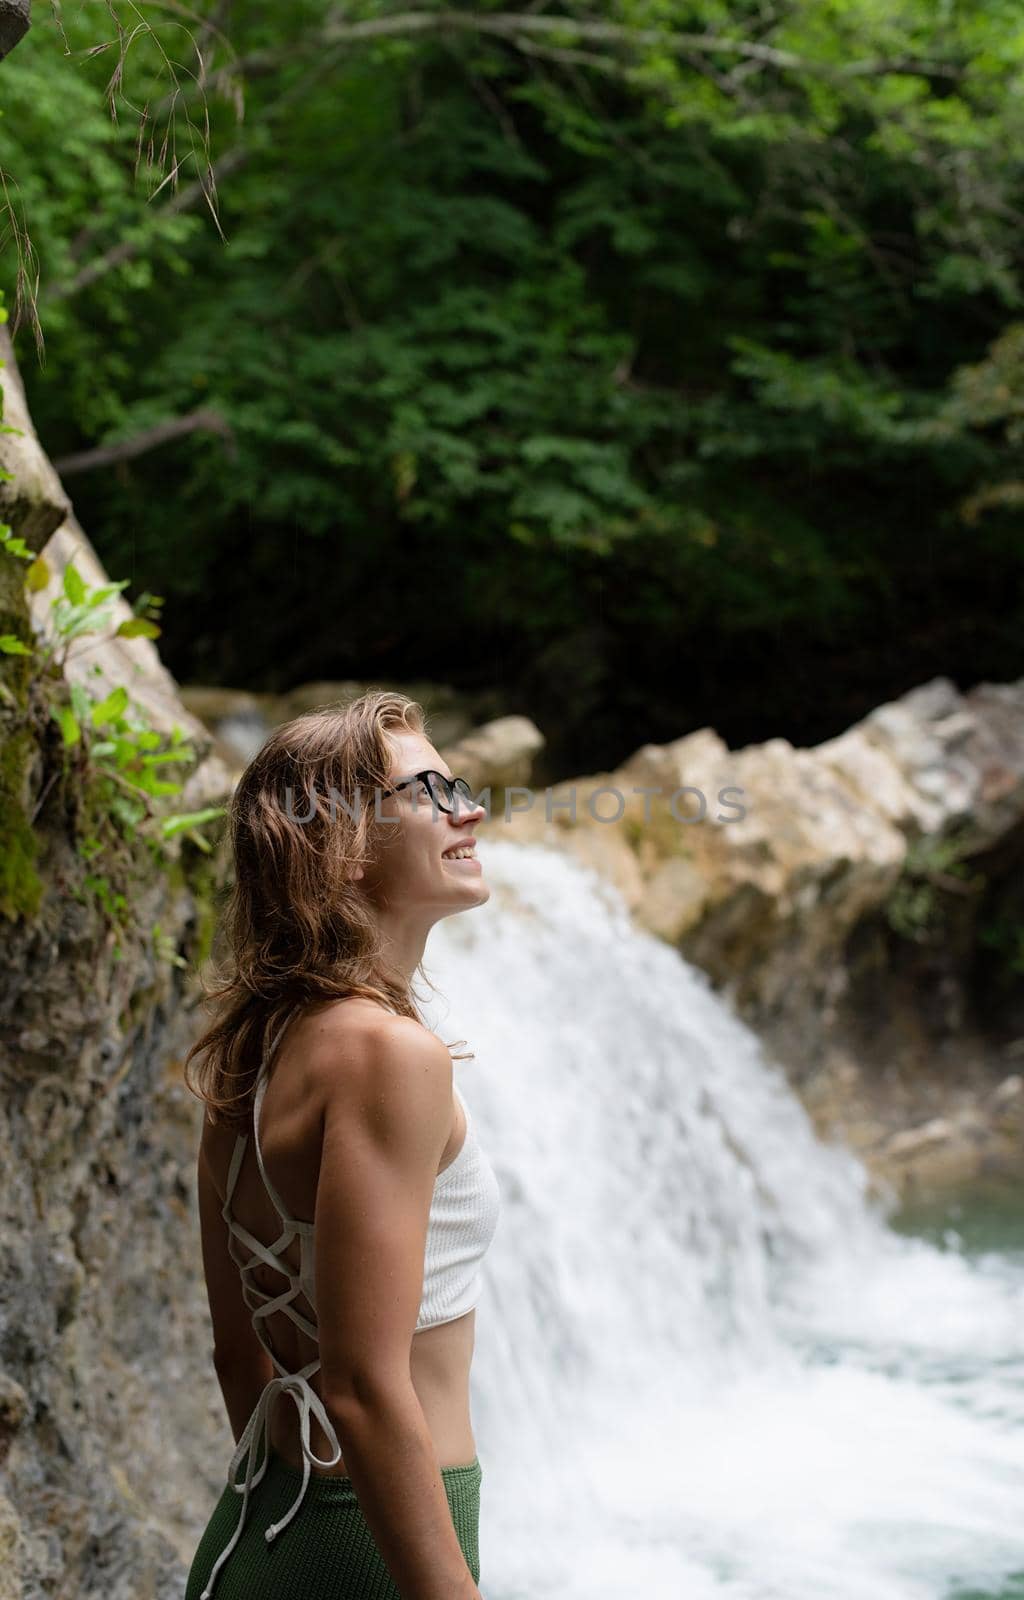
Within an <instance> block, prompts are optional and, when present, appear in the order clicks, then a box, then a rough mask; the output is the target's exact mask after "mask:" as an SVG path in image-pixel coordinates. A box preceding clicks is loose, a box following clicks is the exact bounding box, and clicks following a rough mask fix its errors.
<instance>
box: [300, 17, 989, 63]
mask: <svg viewBox="0 0 1024 1600" xmlns="http://www.w3.org/2000/svg"><path fill="white" fill-rule="evenodd" d="M456 32H462V33H478V34H489V35H491V36H492V37H495V38H501V39H508V41H509V43H511V44H512V45H515V44H516V43H517V42H518V40H519V39H529V38H548V39H552V38H553V41H554V43H555V45H556V47H560V48H563V49H564V48H567V47H571V46H572V45H573V44H574V43H576V42H583V43H586V44H605V45H616V46H625V47H626V48H627V49H630V50H636V49H637V48H639V47H645V46H652V47H654V48H656V49H661V50H668V51H669V52H670V53H671V54H673V55H680V56H684V55H687V54H688V53H689V52H690V51H699V52H701V53H708V54H725V55H736V56H742V57H745V58H746V59H747V60H751V61H761V62H764V63H766V64H767V65H769V66H774V67H779V68H783V69H786V70H790V71H793V70H797V71H801V72H813V73H819V74H821V75H822V76H825V77H836V78H845V77H876V76H883V75H885V74H886V73H900V74H902V75H904V76H910V77H944V78H958V77H960V76H961V75H962V73H961V69H960V68H958V67H955V66H950V65H948V64H946V63H943V62H932V61H920V60H917V59H914V58H912V57H900V58H897V59H895V60H892V61H886V60H884V59H882V60H866V61H846V62H842V63H838V64H836V63H832V62H825V61H814V60H813V59H811V58H809V57H807V56H798V55H795V54H794V53H793V52H792V51H790V50H779V49H776V48H775V46H774V45H766V44H760V43H757V42H754V41H753V40H747V39H731V38H726V37H724V36H723V35H721V34H712V33H677V32H675V31H674V30H673V29H671V28H628V27H623V26H622V25H621V24H619V23H616V22H599V21H593V20H589V19H587V18H577V17H564V16H535V15H530V14H527V13H516V12H495V13H494V14H493V15H487V14H485V13H480V12H471V11H433V12H429V11H406V12H397V13H395V14H394V15H393V16H389V17H372V18H368V19H367V20H366V21H364V22H328V23H327V25H326V27H324V28H323V29H322V30H321V32H320V38H321V39H322V40H323V41H324V42H325V43H330V44H357V43H362V42H364V41H369V40H374V39H387V38H402V37H408V36H409V35H410V34H427V33H456Z"/></svg>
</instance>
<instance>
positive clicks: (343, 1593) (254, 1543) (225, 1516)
mask: <svg viewBox="0 0 1024 1600" xmlns="http://www.w3.org/2000/svg"><path fill="white" fill-rule="evenodd" d="M441 1477H442V1479H443V1480H444V1486H445V1492H446V1493H447V1496H448V1504H449V1506H450V1507H451V1513H452V1522H453V1523H454V1524H455V1531H456V1533H457V1534H458V1537H459V1543H460V1545H461V1546H462V1552H463V1554H464V1556H465V1557H466V1565H467V1566H468V1567H469V1570H470V1572H471V1573H472V1574H473V1581H474V1582H475V1583H479V1581H480V1553H479V1528H480V1483H481V1478H482V1471H481V1467H480V1461H479V1458H478V1457H475V1456H474V1458H473V1460H472V1461H470V1462H468V1463H467V1464H466V1465H465V1466H459V1467H442V1468H441ZM301 1483H302V1473H301V1472H299V1471H298V1470H297V1469H296V1468H295V1467H292V1466H289V1464H288V1462H287V1461H285V1460H283V1458H282V1457H281V1456H279V1455H278V1454H277V1452H276V1451H271V1455H270V1461H269V1464H268V1466H267V1471H266V1473H265V1475H264V1477H263V1478H262V1479H261V1480H260V1482H259V1483H258V1484H257V1485H256V1487H255V1488H254V1489H253V1490H252V1493H251V1495H250V1499H249V1509H248V1512H247V1514H246V1519H245V1528H244V1530H243V1532H242V1537H241V1538H240V1539H239V1541H238V1543H237V1545H236V1546H235V1548H234V1550H233V1551H232V1553H231V1555H230V1556H229V1557H228V1560H227V1561H226V1562H225V1564H224V1566H223V1567H222V1568H221V1569H220V1572H219V1573H218V1575H217V1581H216V1584H215V1586H214V1597H213V1600H401V1596H400V1595H399V1592H398V1589H397V1588H396V1587H395V1583H394V1580H393V1579H392V1577H391V1574H390V1573H389V1572H388V1569H387V1567H386V1566H385V1564H384V1559H383V1557H382V1556H381V1554H380V1551H379V1550H378V1549H377V1546H376V1544H375V1543H374V1539H373V1535H372V1533H371V1532H370V1529H369V1527H368V1525H367V1523H366V1519H365V1518H364V1516H363V1513H362V1511H361V1510H360V1508H359V1501H358V1500H357V1499H356V1493H355V1489H354V1488H353V1486H352V1480H351V1478H328V1477H322V1476H319V1475H318V1474H317V1473H313V1474H312V1475H311V1476H310V1480H309V1485H308V1487H307V1489H306V1493H305V1496H304V1498H303V1501H302V1504H301V1506H300V1507H299V1510H298V1511H297V1512H296V1514H295V1516H294V1517H293V1519H292V1521H291V1522H290V1523H289V1524H288V1526H287V1527H286V1528H283V1529H282V1530H281V1533H280V1534H279V1535H278V1537H277V1538H276V1539H275V1540H274V1542H273V1543H272V1544H268V1543H267V1541H266V1539H265V1538H264V1537H263V1532H264V1529H265V1528H267V1527H268V1526H269V1525H270V1523H272V1522H276V1521H277V1520H278V1518H280V1517H282V1516H283V1515H284V1513H285V1512H286V1511H287V1510H288V1508H289V1506H290V1505H291V1503H292V1501H293V1500H294V1499H295V1496H296V1495H297V1493H298V1491H299V1488H300V1486H301ZM241 1509H242V1497H241V1495H239V1494H237V1493H236V1492H235V1491H234V1490H233V1489H232V1487H231V1485H230V1484H226V1485H225V1487H224V1492H223V1494H222V1495H221V1497H220V1499H219V1500H218V1501H217V1504H216V1506H215V1507H214V1510H213V1515H212V1516H211V1517H210V1520H209V1522H208V1523H207V1526H206V1531H205V1533H204V1534H203V1536H202V1538H201V1540H200V1541H199V1548H198V1550H197V1551H196V1554H195V1559H194V1560H193V1562H192V1570H191V1572H190V1573H189V1578H188V1587H187V1589H186V1590H185V1600H199V1596H200V1595H201V1593H202V1591H203V1589H204V1588H205V1587H206V1581H207V1579H208V1577H209V1575H210V1571H211V1569H212V1567H213V1564H214V1562H215V1561H216V1559H217V1557H218V1556H219V1555H220V1552H221V1551H222V1550H223V1548H224V1546H225V1545H226V1544H227V1542H228V1540H229V1539H230V1538H231V1535H232V1534H233V1533H234V1531H235V1528H236V1527H237V1526H238V1518H239V1515H240V1512H241Z"/></svg>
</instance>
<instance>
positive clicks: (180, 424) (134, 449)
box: [53, 410, 235, 478]
mask: <svg viewBox="0 0 1024 1600" xmlns="http://www.w3.org/2000/svg"><path fill="white" fill-rule="evenodd" d="M199 431H202V432H204V433H217V434H219V435H220V437H221V438H222V439H224V440H225V441H227V443H228V444H230V445H233V444H234V438H235V436H234V433H233V432H232V430H231V428H230V426H229V425H228V423H226V422H225V421H224V418H223V417H222V416H221V414H220V412H219V411H211V410H199V411H189V412H188V413H187V414H186V415H185V416H183V417H171V418H169V419H168V421H167V422H157V423H156V424H154V426H153V427H152V428H146V429H144V430H143V432H142V433H137V434H135V435H134V436H133V437H132V438H131V439H121V440H119V441H118V443H116V444H102V445H97V446H96V448H95V449H94V450H79V451H78V452H77V453H76V454H75V455H72V456H62V457H61V459H60V460H59V461H55V462H54V463H53V464H54V467H55V468H56V469H57V472H58V473H59V475H60V476H61V477H62V478H70V477H72V476H73V475H74V474H75V473H76V472H94V471H95V470H96V468H97V467H111V466H114V465H115V463H116V462H118V461H131V460H132V459H134V457H135V456H141V455H145V454H146V452H147V451H148V450H156V449H158V448H159V446H160V445H162V444H170V442H171V440H172V439H180V438H182V437H183V436H184V435H185V434H187V433H196V432H199Z"/></svg>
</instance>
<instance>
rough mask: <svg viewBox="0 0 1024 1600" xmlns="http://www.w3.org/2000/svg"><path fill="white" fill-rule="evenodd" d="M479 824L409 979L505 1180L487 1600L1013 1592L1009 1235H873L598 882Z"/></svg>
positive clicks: (816, 1154) (795, 1116) (859, 1190)
mask: <svg viewBox="0 0 1024 1600" xmlns="http://www.w3.org/2000/svg"><path fill="white" fill-rule="evenodd" d="M480 856H481V860H482V861H483V863H484V870H485V873H486V875H487V879H488V881H489V883H490V884H491V889H492V893H491V899H490V901H489V902H488V904H487V905H486V906H483V907H479V908H477V909H475V910H473V911H469V912H466V913H464V914H460V915H458V916H455V917H450V918H448V919H447V920H446V921H444V922H443V923H441V924H440V925H438V926H437V927H436V928H435V929H434V932H433V933H432V935H431V938H430V941H429V944H428V947H427V959H426V970H427V972H428V974H429V976H430V978H431V979H432V981H433V982H434V983H435V984H436V985H437V988H438V990H439V991H440V992H439V994H438V995H436V996H434V997H433V998H431V999H430V1000H428V1001H427V1002H426V1003H425V1004H424V1006H423V1010H424V1014H425V1016H426V1017H427V1019H428V1021H429V1022H430V1023H431V1025H432V1026H433V1027H434V1028H435V1029H437V1031H438V1032H440V1034H441V1036H442V1037H443V1038H445V1039H446V1040H448V1041H449V1042H451V1041H455V1040H458V1039H462V1038H465V1039H466V1040H467V1041H468V1043H469V1046H470V1048H472V1049H473V1051H474V1052H475V1056H476V1059H475V1061H472V1062H470V1061H467V1062H460V1063H458V1064H457V1066H456V1082H457V1083H458V1085H459V1087H460V1090H461V1091H462V1093H463V1095H464V1097H465V1099H466V1100H467V1101H468V1102H469V1104H470V1106H471V1108H472V1110H473V1112H474V1115H475V1117H476V1119H477V1126H478V1129H479V1131H480V1136H481V1139H482V1141H483V1143H484V1145H485V1148H486V1149H487V1152H488V1154H489V1156H490V1158H491V1161H492V1163H493V1165H494V1168H495V1171H496V1172H497V1175H498V1180H499V1183H500V1185H501V1191H502V1199H503V1209H502V1216H501V1221H500V1223H499V1227H498V1232H497V1234H496V1236H495V1239H494V1243H493V1245H492V1247H491V1250H490V1252H489V1255H488V1259H487V1263H486V1283H485V1290H484V1296H483V1299H482V1301H481V1304H480V1307H479V1309H478V1312H477V1353H476V1358H475V1362H474V1369H473V1418H474V1427H475V1432H476V1437H477V1444H478V1448H479V1454H480V1459H481V1462H482V1464H483V1470H484V1481H483V1502H482V1512H481V1560H482V1573H481V1583H480V1587H481V1592H482V1593H483V1595H484V1596H485V1600H556V1597H557V1600H708V1597H715V1600H953V1597H954V1596H956V1597H957V1600H967V1597H968V1595H969V1596H970V1600H981V1597H982V1596H984V1597H985V1600H990V1597H993V1600H994V1597H996V1596H998V1597H1000V1600H1008V1597H1009V1596H1011V1595H1012V1596H1019V1595H1024V1587H1022V1586H1021V1585H1024V1256H1022V1259H1021V1260H1020V1262H1019V1263H1017V1264H1016V1265H1015V1264H1014V1262H1013V1261H1012V1260H1011V1259H1010V1258H1009V1257H1006V1256H1002V1257H997V1256H995V1255H992V1256H989V1257H984V1256H983V1257H980V1258H979V1259H977V1260H975V1261H971V1260H968V1259H967V1258H965V1257H964V1256H962V1255H961V1254H959V1253H958V1252H957V1251H956V1250H954V1249H940V1248H938V1247H937V1246H934V1245H931V1244H928V1243H925V1242H924V1241H921V1240H915V1239H906V1238H903V1237H901V1236H899V1235H897V1234H895V1233H894V1232H893V1231H892V1230H891V1229H889V1228H887V1227H886V1225H885V1222H884V1220H883V1218H882V1217H881V1215H880V1214H878V1213H876V1211H874V1210H872V1208H871V1207H869V1205H868V1203H867V1201H866V1198H865V1195H866V1182H865V1175H864V1172H863V1169H862V1167H861V1166H860V1164H859V1162H857V1161H856V1160H855V1159H854V1157H853V1156H852V1155H850V1154H849V1153H848V1152H846V1151H844V1150H842V1149H840V1148H839V1147H833V1146H826V1145H823V1144H822V1143H820V1142H819V1141H818V1140H817V1139H816V1138H815V1136H814V1133H813V1130H812V1128H811V1125H810V1122H809V1120H808V1118H807V1115H806V1113H805V1112H804V1110H803V1108H802V1106H801V1104H800V1102H799V1101H798V1099H797V1098H796V1096H795V1095H794V1094H793V1092H792V1090H791V1089H790V1088H789V1086H788V1084H787V1083H786V1081H785V1077H784V1075H783V1074H782V1072H781V1071H780V1070H779V1069H778V1068H777V1067H775V1066H773V1065H771V1064H770V1063H768V1062H767V1061H766V1060H765V1058H764V1056H763V1054H762V1051H761V1048H760V1046H759V1043H758V1041H757V1039H756V1038H755V1036H754V1035H753V1034H752V1033H751V1032H750V1031H749V1030H748V1029H747V1028H746V1027H744V1026H743V1025H742V1024H741V1023H740V1022H739V1021H738V1020H736V1018H735V1017H734V1016H733V1015H732V1013H731V1012H730V1011H729V1009H728V1008H727V1007H726V1005H724V1004H723V1002H722V1001H721V1000H720V999H719V998H718V997H717V996H716V995H715V994H714V993H713V991H712V990H711V987H710V985H709V983H708V980H707V979H706V978H705V977H704V975H703V974H702V973H700V972H698V971H697V970H696V969H694V968H693V967H691V966H688V965H687V964H686V962H684V961H683V960H682V959H681V958H680V957H679V956H678V955H677V954H676V952H675V951H673V950H671V949H669V948H668V947H667V946H665V945H664V944H662V943H661V942H659V941H658V940H656V939H654V938H651V937H648V936H647V935H646V934H643V933H642V932H639V931H638V930H637V929H636V928H634V927H633V925H632V924H631V922H630V920H629V918H628V916H627V915H626V913H625V911H624V910H623V908H622V905H621V902H620V901H619V899H618V897H617V896H616V895H615V893H614V891H613V890H612V889H611V888H610V887H608V886H607V885H605V884H603V883H602V882H601V881H600V880H599V879H598V878H597V876H596V875H594V874H592V873H590V872H587V871H586V870H584V869H582V868H580V867H579V866H578V865H576V864H575V863H574V862H572V861H570V860H569V859H567V858H566V857H564V856H562V855H560V854H556V853H555V852H553V851H548V850H543V849H541V848H539V847H535V846H530V847H523V846H517V845H513V844H511V843H509V842H507V841H487V840H485V841H483V843H482V845H481V847H480ZM1013 1574H1016V1575H1017V1577H1016V1579H1015V1580H1014V1579H1013V1577H1012V1575H1013Z"/></svg>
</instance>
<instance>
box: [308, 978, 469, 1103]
mask: <svg viewBox="0 0 1024 1600" xmlns="http://www.w3.org/2000/svg"><path fill="white" fill-rule="evenodd" d="M303 1032H304V1036H305V1037H304V1040H303V1044H304V1052H303V1053H304V1055H305V1057H306V1061H307V1063H308V1066H309V1070H310V1071H311V1073H312V1074H313V1075H314V1076H315V1077H316V1079H317V1080H318V1082H319V1084H320V1086H321V1088H323V1089H324V1090H325V1091H327V1092H336V1091H337V1090H338V1089H339V1087H340V1086H341V1085H342V1084H344V1083H345V1082H347V1083H348V1084H349V1085H350V1086H354V1085H355V1083H356V1082H357V1081H364V1080H365V1076H366V1075H368V1074H373V1076H374V1077H375V1078H376V1079H377V1080H378V1081H379V1078H380V1075H381V1074H382V1073H383V1074H385V1075H387V1074H388V1073H389V1072H390V1071H395V1070H397V1071H401V1070H403V1068H405V1069H406V1070H407V1069H408V1067H409V1066H416V1065H418V1066H421V1067H424V1068H432V1069H433V1071H434V1072H442V1073H443V1071H444V1069H445V1067H447V1068H448V1069H449V1070H450V1068H451V1056H450V1053H449V1051H448V1047H447V1045H445V1044H444V1043H443V1042H442V1041H441V1040H440V1039H439V1038H438V1037H437V1034H436V1033H432V1032H431V1031H430V1029H429V1028H428V1027H427V1026H426V1025H425V1024H424V1023H422V1022H420V1021H419V1020H418V1019H417V1018H416V1017H406V1016H396V1015H395V1014H394V1013H393V1012H390V1011H386V1010H385V1009H384V1007H383V1006H381V1005H378V1004H377V1003H376V1002H375V1001H373V1000H367V999H365V998H364V997H363V996H362V995H352V996H350V997H349V998H347V999H344V1000H337V1001H332V1002H330V1003H329V1004H328V1005H326V1006H323V1007H322V1008H318V1010H317V1012H316V1013H315V1014H314V1015H311V1016H309V1017H307V1018H304V1019H303Z"/></svg>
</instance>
